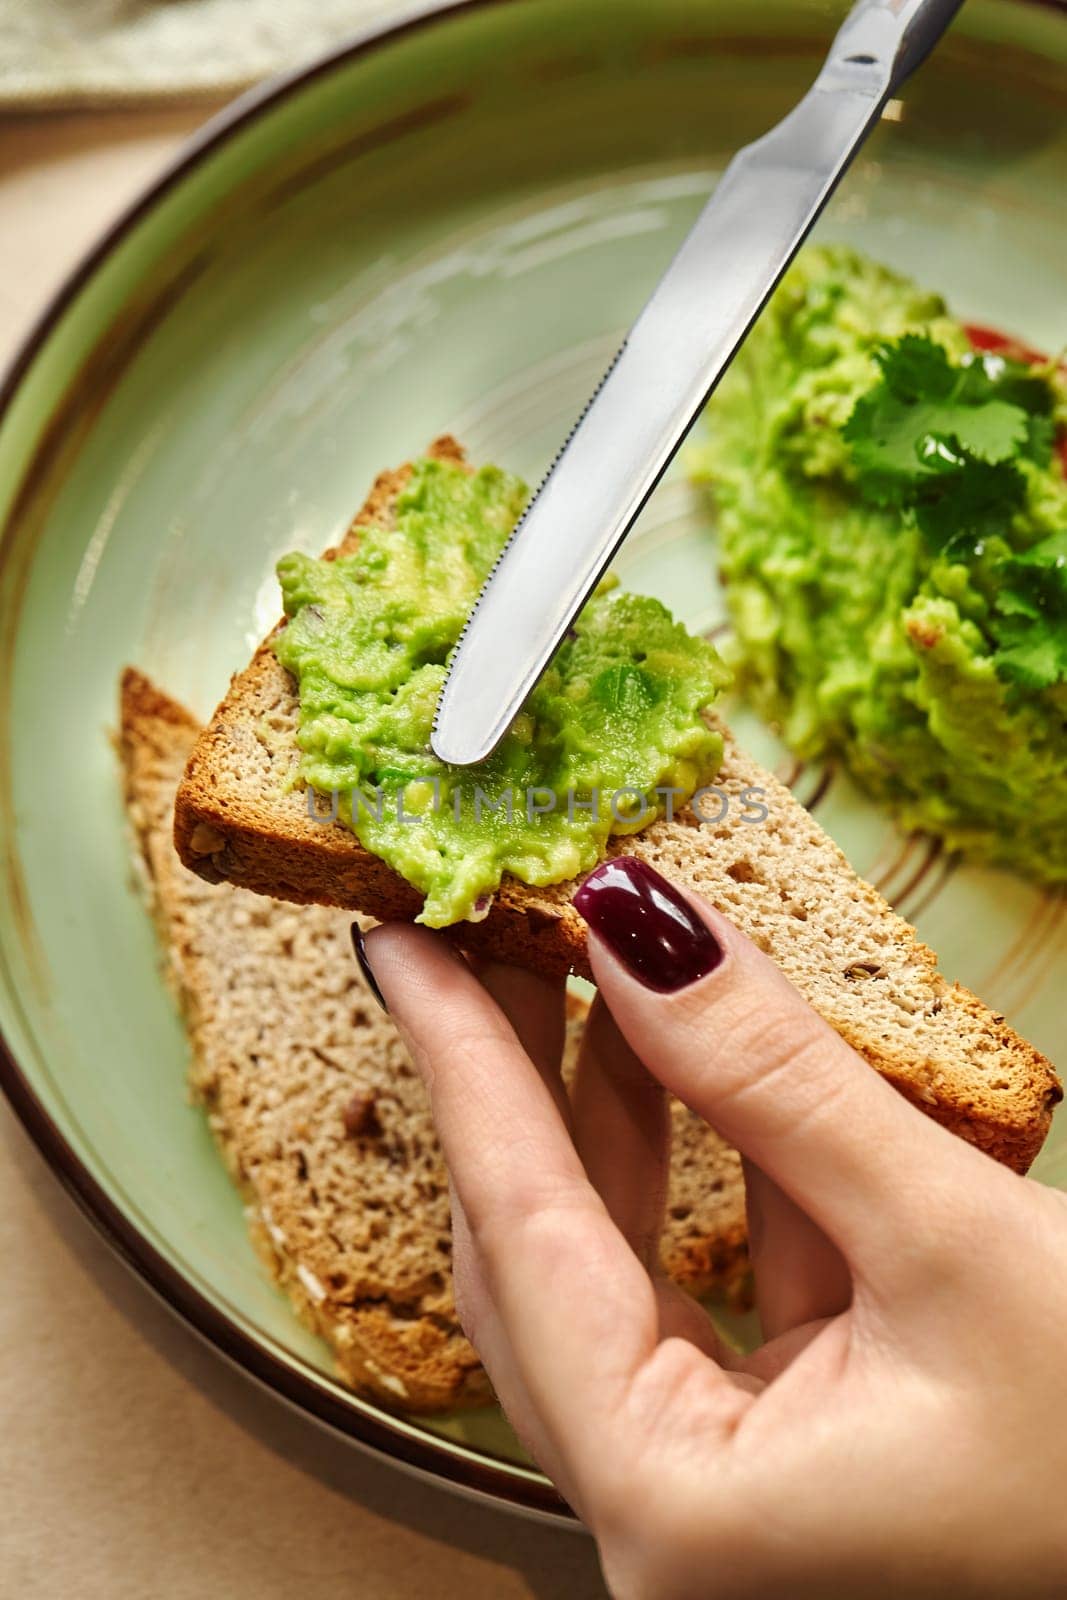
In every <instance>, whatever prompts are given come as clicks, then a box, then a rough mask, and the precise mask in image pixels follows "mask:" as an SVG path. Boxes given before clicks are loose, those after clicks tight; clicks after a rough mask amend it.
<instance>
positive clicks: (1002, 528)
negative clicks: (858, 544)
mask: <svg viewBox="0 0 1067 1600" xmlns="http://www.w3.org/2000/svg"><path fill="white" fill-rule="evenodd" d="M876 359H877V362H878V367H879V371H880V378H879V381H878V383H876V384H875V386H874V387H873V388H872V389H871V391H870V392H869V393H868V394H866V395H863V396H862V397H861V398H860V400H858V401H857V403H856V406H855V408H854V410H853V412H852V415H851V417H850V418H849V420H848V422H847V423H846V424H845V427H844V430H843V437H844V438H845V440H846V441H847V443H848V444H849V445H850V446H851V456H852V461H853V464H854V466H855V468H856V472H857V480H858V484H859V490H860V493H861V495H862V496H863V497H864V498H865V499H867V500H868V501H870V502H871V503H873V504H875V505H879V506H895V507H898V508H900V509H901V510H905V511H910V512H911V513H912V514H913V515H914V517H915V520H916V522H917V524H918V526H919V528H920V529H921V531H922V533H923V535H924V537H925V539H926V542H927V544H928V545H929V546H930V548H931V549H932V550H933V551H935V552H937V553H939V554H942V555H948V556H950V557H951V558H952V559H953V560H957V561H960V560H962V561H966V560H968V559H973V558H974V557H975V556H976V554H977V552H978V551H979V550H980V549H981V546H982V543H983V541H984V540H986V539H988V538H990V537H992V536H993V535H997V534H999V535H1004V534H1005V533H1006V532H1007V531H1008V530H1009V528H1010V524H1011V521H1012V519H1013V517H1014V516H1015V514H1016V513H1017V512H1018V511H1019V510H1021V509H1022V507H1023V506H1024V505H1025V503H1026V496H1027V482H1026V478H1025V476H1024V474H1023V472H1022V471H1021V470H1020V462H1022V461H1024V460H1026V461H1031V462H1034V463H1035V464H1036V465H1038V466H1040V467H1045V468H1047V467H1048V466H1049V465H1050V463H1051V460H1052V453H1053V449H1054V446H1055V422H1054V416H1053V395H1052V389H1051V386H1050V385H1049V384H1048V382H1047V381H1046V380H1045V379H1044V378H1043V377H1041V375H1040V374H1035V373H1034V372H1033V371H1032V370H1031V369H1030V368H1028V367H1026V366H1023V365H1022V364H1021V363H1019V362H1013V361H1008V360H1006V359H1005V358H1004V357H1002V356H998V355H985V356H977V355H976V356H974V357H972V358H969V359H965V360H964V361H963V362H961V363H960V364H959V365H954V364H953V362H952V360H951V359H950V357H949V354H948V352H947V351H946V350H945V349H943V348H942V346H941V345H939V344H937V343H935V341H934V340H932V339H929V338H925V337H923V336H920V335H916V334H909V335H907V336H905V337H904V338H902V339H899V340H897V341H896V342H895V343H893V344H888V345H885V346H884V347H883V348H882V349H881V350H880V351H879V352H878V355H877V358H876ZM995 577H996V589H995V591H994V593H993V594H992V595H991V596H990V616H989V621H988V632H989V634H990V642H991V644H992V646H993V648H994V661H995V664H996V669H997V672H998V674H999V675H1000V676H1001V677H1002V678H1004V680H1005V681H1006V682H1009V683H1013V684H1016V685H1018V686H1020V687H1022V688H1027V689H1045V688H1049V687H1051V686H1052V685H1053V684H1055V683H1059V682H1063V681H1067V529H1064V530H1061V531H1060V532H1057V533H1054V534H1052V535H1051V536H1050V537H1049V538H1047V539H1044V540H1042V541H1041V542H1040V543H1039V544H1037V545H1034V546H1032V547H1031V548H1030V549H1029V550H1025V551H1020V552H1016V553H1014V554H1012V555H1011V556H1008V557H1006V558H1005V559H1004V560H1002V561H1001V562H999V563H998V564H997V568H996V573H995Z"/></svg>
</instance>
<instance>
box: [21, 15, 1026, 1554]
mask: <svg viewBox="0 0 1067 1600" xmlns="http://www.w3.org/2000/svg"><path fill="white" fill-rule="evenodd" d="M518 3H519V0H428V3H424V4H422V5H419V6H417V7H414V8H409V9H408V10H406V11H404V12H403V13H402V14H401V15H399V16H397V17H395V18H394V19H392V20H391V21H386V22H382V23H379V24H376V25H371V26H370V27H367V28H364V29H360V30H358V31H354V32H353V33H352V35H351V36H350V37H349V38H348V39H346V40H344V41H343V42H342V43H340V44H338V45H335V46H332V47H331V48H329V49H328V50H326V51H324V52H322V53H321V54H319V55H317V56H315V57H314V58H313V59H312V60H311V61H309V62H307V63H305V64H304V65H303V66H301V67H296V68H294V69H293V70H292V71H291V72H288V73H285V74H283V75H280V76H278V75H276V76H273V77H271V78H268V79H267V80H266V81H265V82H264V83H262V84H258V85H256V86H255V87H253V88H251V89H249V90H246V91H245V92H244V93H243V94H240V95H238V96H237V97H236V98H235V99H234V100H232V101H230V102H229V103H228V104H226V105H225V106H223V107H222V108H221V109H220V110H219V111H217V112H216V113H215V114H214V115H213V116H211V117H209V118H208V119H207V121H206V122H205V123H204V125H203V126H202V127H201V128H199V129H197V130H196V132H195V133H193V134H192V135H191V136H190V137H189V138H188V139H186V140H184V141H183V143H182V144H181V145H180V146H179V148H178V150H177V151H176V152H175V154H174V155H173V156H172V157H171V158H170V160H169V161H168V162H167V163H166V164H165V165H164V166H163V167H162V169H161V170H160V171H159V172H158V173H157V174H156V176H155V177H154V178H152V179H150V180H149V182H148V183H147V184H145V185H144V186H143V187H142V188H141V189H139V190H138V192H137V194H136V195H135V196H134V198H133V200H132V201H131V202H130V203H129V204H128V205H127V206H126V207H125V208H124V209H123V210H121V211H120V212H119V214H118V215H117V217H115V218H114V219H113V220H112V221H111V222H110V223H108V224H107V226H106V227H105V228H104V229H103V231H102V232H101V233H100V234H99V235H97V236H96V238H95V239H94V241H93V242H92V243H91V244H90V245H89V246H88V247H87V249H86V250H85V251H84V252H83V253H82V254H81V255H80V256H79V257H78V258H77V260H76V261H75V264H74V266H73V267H72V268H71V270H70V271H69V272H68V274H67V275H66V276H65V277H64V278H63V280H62V281H61V283H60V284H59V286H58V287H57V288H56V290H55V291H54V292H53V293H52V295H51V296H50V297H49V299H48V300H47V301H46V303H45V306H44V308H43V310H42V311H41V312H39V313H38V315H37V316H36V318H35V319H34V321H33V322H32V323H31V325H30V328H29V330H28V332H27V333H26V334H25V335H24V336H23V338H22V340H21V341H20V343H19V345H18V346H17V348H16V350H15V353H14V355H13V356H12V358H11V359H10V361H9V362H8V364H7V366H6V368H5V369H4V372H3V377H2V380H0V428H2V427H3V425H4V422H5V420H6V417H7V414H8V412H9V411H10V409H11V407H12V405H13V403H14V401H15V398H16V396H17V394H18V393H19V391H20V389H21V387H22V383H23V381H24V379H25V378H26V377H27V376H28V374H29V372H30V370H31V368H32V366H33V364H34V362H35V361H36V359H37V357H38V355H39V354H40V352H41V350H42V349H43V348H44V346H45V345H46V343H47V342H48V339H49V338H50V336H51V334H52V332H53V331H54V329H55V328H56V326H57V325H58V324H59V322H60V321H61V320H62V318H63V316H64V314H65V313H66V311H67V310H68V308H69V307H70V306H71V305H73V304H74V302H75V301H76V300H77V298H78V296H79V294H80V293H81V291H82V290H83V288H85V287H86V285H87V284H88V283H89V282H90V281H91V279H92V278H93V276H94V274H95V273H96V271H97V269H98V268H99V267H101V266H102V265H103V264H104V263H105V262H106V261H107V260H108V258H109V257H110V256H111V255H112V253H113V252H114V251H115V250H116V249H117V248H118V246H119V245H120V244H121V243H122V242H123V240H124V239H125V238H126V236H127V235H128V234H129V233H130V232H131V231H132V230H133V229H134V228H136V227H137V225H138V224H139V223H140V222H141V221H142V220H143V219H144V218H145V217H147V216H148V215H150V213H151V212H152V211H153V210H154V208H155V207H156V205H157V204H158V203H159V202H160V201H161V200H162V199H163V198H164V197H165V196H166V195H167V194H168V193H169V192H170V191H171V190H172V189H173V188H175V187H176V186H177V185H178V184H180V183H181V182H182V181H183V180H184V179H185V178H186V177H187V176H188V175H189V174H190V173H192V172H194V171H195V170H196V169H197V167H199V165H200V164H201V162H203V161H204V160H206V159H207V158H209V157H210V156H211V155H213V154H214V153H215V151H216V150H218V149H219V148H221V147H222V146H223V145H225V144H226V143H227V142H228V141H229V140H230V139H231V138H233V137H234V136H235V135H236V134H238V133H239V132H240V131H242V130H243V129H244V128H245V127H247V126H248V125H249V124H251V123H252V122H254V121H255V120H256V119H258V118H259V117H260V116H262V115H265V114H269V113H270V112H272V111H273V110H274V109H275V108H276V107H277V106H278V105H279V104H281V103H282V102H284V101H286V100H287V99H289V98H290V97H291V96H293V95H295V94H298V93H300V92H302V91H303V90H304V89H305V88H307V87H308V85H310V84H312V83H315V82H317V81H318V80H319V79H321V78H325V77H328V76H330V75H331V74H332V73H334V72H336V71H339V70H341V69H343V68H344V67H345V66H347V65H348V64H349V63H350V62H352V61H354V60H357V59H359V58H360V57H361V56H364V55H370V54H372V53H373V52H375V51H377V50H380V49H382V48H385V47H387V46H389V45H391V44H393V43H394V42H396V41H397V40H398V39H401V38H403V37H405V36H406V35H408V34H409V33H415V32H418V31H421V30H422V29H423V28H426V27H429V26H432V25H434V24H437V23H443V22H447V21H450V20H452V19H453V18H454V17H459V16H462V15H465V14H467V13H470V12H476V11H481V10H487V9H489V8H490V7H499V6H503V5H514V4H518ZM1038 3H1041V0H1038ZM0 1090H2V1091H3V1094H4V1096H5V1098H6V1100H7V1102H8V1104H9V1105H10V1107H11V1109H12V1111H13V1112H14V1114H15V1116H16V1118H17V1120H18V1121H19V1123H20V1124H21V1126H22V1128H23V1129H24V1130H25V1132H26V1133H27V1134H28V1136H29V1138H30V1139H31V1140H32V1142H33V1144H34V1145H35V1146H36V1148H37V1150H38V1152H39V1153H40V1154H41V1156H42V1157H43V1158H44V1160H45V1162H46V1163H47V1165H48V1167H49V1168H50V1169H51V1171H52V1173H53V1174H54V1176H55V1177H56V1178H57V1180H58V1181H59V1183H60V1184H61V1186H62V1187H63V1189H64V1190H65V1191H66V1193H67V1194H68V1196H69V1197H70V1198H71V1199H72V1200H73V1201H74V1203H75V1205H76V1206H77V1207H78V1209H79V1211H80V1212H81V1213H82V1215H83V1216H85V1217H86V1219H87V1220H88V1221H89V1223H90V1224H91V1225H92V1226H93V1227H94V1228H95V1230H96V1232H97V1233H98V1234H99V1235H100V1236H101V1237H102V1238H103V1239H104V1241H105V1243H107V1244H108V1245H109V1246H110V1248H111V1250H112V1251H113V1253H114V1254H115V1255H116V1256H117V1257H118V1258H119V1260H121V1261H122V1262H123V1264H124V1265H125V1266H126V1267H127V1268H129V1269H130V1270H131V1271H132V1272H134V1273H135V1274H136V1275H137V1277H139V1278H140V1279H141V1281H142V1282H143V1283H144V1284H145V1285H146V1286H147V1288H148V1289H149V1290H151V1292H152V1293H153V1294H154V1295H155V1296H156V1298H157V1299H158V1300H160V1301H161V1302H162V1303H163V1304H164V1305H165V1306H166V1307H167V1308H168V1310H169V1311H171V1312H172V1313H173V1314H174V1315H175V1316H176V1317H178V1318H179V1319H180V1320H181V1321H182V1322H183V1323H185V1325H186V1326H187V1327H188V1328H190V1329H191V1331H192V1332H193V1333H194V1334H196V1335H198V1336H199V1337H200V1338H201V1339H202V1340H204V1341H205V1342H206V1343H207V1344H208V1345H210V1346H211V1347H212V1348H213V1349H214V1350H216V1351H217V1352H218V1353H219V1354H220V1355H221V1356H222V1357H223V1358H224V1359H225V1360H226V1361H227V1362H228V1364H229V1365H231V1366H233V1367H236V1368H237V1369H238V1370H239V1371H240V1372H241V1373H242V1374H243V1375H244V1376H246V1377H248V1378H250V1379H251V1380H252V1381H253V1382H255V1383H257V1384H258V1385H259V1386H261V1387H263V1388H265V1389H267V1390H268V1391H270V1392H271V1393H272V1394H274V1395H275V1396H276V1397H278V1398H280V1399H281V1400H283V1401H284V1402H286V1403H287V1404H288V1405H290V1406H292V1407H294V1408H295V1409H296V1410H298V1411H300V1412H303V1413H304V1414H305V1415H306V1416H308V1417H309V1418H310V1420H311V1421H312V1422H315V1423H317V1424H319V1425H320V1426H323V1427H326V1428H328V1429H329V1430H330V1431H331V1432H333V1433H335V1434H338V1435H339V1436H341V1437H342V1438H344V1439H345V1440H347V1441H348V1442H350V1443H352V1444H354V1445H356V1446H357V1447H359V1448H361V1449H363V1450H364V1451H366V1452H367V1453H369V1454H371V1455H374V1456H376V1457H378V1458H380V1459H383V1460H387V1461H389V1462H390V1463H391V1464H392V1465H394V1466H397V1467H399V1468H400V1469H401V1470H404V1471H406V1472H407V1473H409V1474H411V1475H414V1476H416V1477H418V1478H420V1479H422V1480H423V1481H425V1482H427V1483H431V1484H435V1485H437V1486H439V1487H441V1488H444V1489H448V1490H451V1491H452V1492H453V1493H458V1494H461V1495H463V1496H464V1497H465V1498H467V1499H469V1500H473V1501H475V1502H477V1503H480V1504H482V1505H485V1506H490V1507H493V1508H496V1509H501V1508H503V1509H507V1510H510V1511H513V1512H515V1513H517V1514H520V1515H524V1516H526V1517H528V1518H532V1519H534V1520H537V1521H539V1522H543V1523H548V1524H550V1525H552V1526H555V1527H563V1528H567V1529H578V1528H580V1526H581V1525H580V1524H579V1522H578V1519H577V1517H576V1516H575V1513H574V1512H573V1511H572V1510H571V1508H570V1506H569V1505H568V1504H567V1503H566V1501H565V1500H564V1499H563V1498H562V1496H561V1495H560V1494H559V1493H558V1491H557V1490H556V1489H555V1487H554V1486H553V1485H552V1483H551V1482H550V1481H549V1479H548V1478H546V1477H544V1476H543V1475H542V1474H540V1473H539V1472H537V1471H535V1470H532V1469H530V1468H524V1467H522V1466H521V1465H520V1464H518V1463H514V1464H512V1463H507V1462H497V1461H494V1460H493V1459H492V1458H490V1457H488V1456H485V1455H483V1454H482V1453H481V1452H480V1451H477V1450H475V1448H474V1447H473V1446H468V1445H464V1444H462V1443H459V1442H457V1441H453V1440H450V1439H447V1438H444V1437H438V1436H435V1435H433V1434H431V1433H429V1432H426V1433H419V1434H415V1433H414V1432H412V1433H411V1434H409V1433H408V1432H407V1431H406V1430H402V1429H400V1428H398V1427H396V1426H394V1425H393V1423H392V1421H391V1419H390V1416H389V1413H388V1411H386V1410H385V1409H384V1408H380V1409H379V1408H376V1407H374V1402H366V1401H364V1402H363V1405H365V1406H366V1407H367V1408H368V1409H367V1410H363V1409H361V1408H357V1406H355V1405H353V1404H352V1400H350V1399H349V1398H348V1397H347V1396H346V1395H344V1394H342V1393H334V1392H333V1384H332V1380H330V1379H329V1378H327V1377H326V1376H325V1375H323V1377H322V1378H321V1379H320V1378H319V1377H318V1375H317V1374H316V1373H315V1372H314V1369H313V1368H311V1367H310V1366H309V1365H306V1364H305V1363H304V1362H303V1361H302V1360H301V1358H300V1357H299V1356H296V1355H295V1354H294V1355H293V1356H292V1357H291V1358H289V1359H286V1358H285V1357H284V1356H283V1355H281V1354H279V1353H276V1352H275V1351H274V1350H273V1349H272V1348H271V1345H270V1343H269V1342H268V1341H267V1340H266V1339H259V1338H257V1337H255V1336H254V1335H253V1334H251V1333H249V1332H247V1331H246V1330H245V1329H244V1328H242V1327H241V1326H240V1325H239V1324H238V1323H237V1322H236V1321H235V1320H234V1319H233V1318H231V1317H230V1316H229V1315H228V1313H227V1312H226V1311H225V1310H224V1309H223V1308H222V1307H221V1306H220V1305H218V1304H216V1303H215V1301H214V1300H212V1299H211V1297H210V1296H209V1295H207V1294H205V1293H203V1292H202V1291H201V1290H200V1289H199V1288H198V1287H197V1286H196V1285H195V1284H194V1283H193V1282H192V1281H191V1279H190V1278H188V1277H186V1276H185V1275H184V1274H183V1273H182V1272H181V1271H180V1270H179V1268H178V1267H176V1266H175V1265H174V1264H173V1263H172V1262H171V1261H170V1260H168V1258H167V1257H166V1256H165V1255H164V1254H163V1253H162V1252H161V1251H160V1250H159V1249H158V1248H157V1246H156V1245H155V1244H154V1243H153V1241H152V1240H151V1239H150V1238H149V1237H148V1236H147V1234H146V1233H145V1232H143V1231H142V1230H141V1229H140V1228H139V1227H138V1226H137V1225H136V1223H135V1222H134V1221H133V1220H132V1219H131V1218H130V1217H128V1216H127V1215H126V1213H125V1211H124V1210H123V1209H122V1207H121V1206H120V1205H119V1204H118V1203H117V1202H116V1201H115V1200H114V1199H112V1197H111V1196H110V1195H109V1194H108V1192H107V1190H106V1189H105V1188H104V1187H103V1185H102V1184H101V1183H100V1182H99V1181H98V1179H97V1178H96V1177H95V1176H94V1174H93V1172H92V1171H91V1170H90V1168H89V1166H88V1165H87V1164H86V1162H85V1161H83V1159H82V1158H81V1157H80V1156H79V1155H78V1154H77V1152H76V1151H75V1149H74V1148H73V1146H72V1144H71V1143H70V1141H69V1140H68V1139H67V1137H66V1134H65V1133H64V1132H63V1131H62V1129H61V1128H60V1126H59V1124H58V1123H57V1121H56V1120H55V1118H54V1117H53V1116H52V1114H51V1112H50V1111H49V1110H48V1108H47V1107H46V1106H45V1104H44V1103H43V1101H42V1100H41V1099H40V1097H39V1096H38V1094H37V1092H36V1090H35V1089H34V1087H33V1084H32V1082H31V1080H30V1079H29V1077H28V1076H27V1074H26V1073H25V1072H24V1071H23V1068H22V1066H21V1065H20V1063H19V1061H18V1058H17V1056H16V1054H15V1051H14V1049H13V1048H12V1046H11V1045H10V1044H9V1042H8V1040H7V1038H6V1036H5V1034H4V1033H3V1031H2V1030H0ZM360 1398H361V1397H359V1396H357V1395H353V1397H352V1399H353V1400H357V1401H359V1400H360ZM405 1421H407V1419H405ZM408 1426H409V1427H411V1426H412V1424H411V1423H408ZM415 1426H417V1424H416V1425H415Z"/></svg>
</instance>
